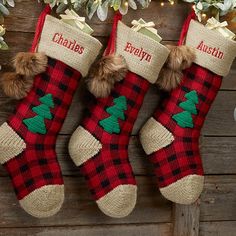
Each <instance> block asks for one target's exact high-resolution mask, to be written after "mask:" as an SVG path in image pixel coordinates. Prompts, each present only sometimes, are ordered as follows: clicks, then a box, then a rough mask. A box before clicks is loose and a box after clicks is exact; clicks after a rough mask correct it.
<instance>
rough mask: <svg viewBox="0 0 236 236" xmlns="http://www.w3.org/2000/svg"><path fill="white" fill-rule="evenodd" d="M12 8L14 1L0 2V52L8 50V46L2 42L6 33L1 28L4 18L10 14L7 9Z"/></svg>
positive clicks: (4, 0) (3, 0)
mask: <svg viewBox="0 0 236 236" xmlns="http://www.w3.org/2000/svg"><path fill="white" fill-rule="evenodd" d="M14 6H15V2H14V0H0V50H7V49H8V45H7V43H6V42H5V41H4V37H3V36H4V35H5V33H6V29H5V28H4V27H3V23H4V17H5V16H8V15H9V14H10V13H9V10H8V8H9V7H14Z"/></svg>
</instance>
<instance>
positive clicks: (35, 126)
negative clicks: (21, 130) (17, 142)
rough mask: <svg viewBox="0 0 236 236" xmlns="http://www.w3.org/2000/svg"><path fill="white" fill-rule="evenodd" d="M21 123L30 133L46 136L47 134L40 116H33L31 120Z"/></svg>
mask: <svg viewBox="0 0 236 236" xmlns="http://www.w3.org/2000/svg"><path fill="white" fill-rule="evenodd" d="M23 123H24V124H25V125H26V126H27V128H28V130H30V131H31V132H32V133H37V134H46V132H47V130H46V125H45V123H44V118H43V117H41V116H34V117H32V118H28V119H24V120H23Z"/></svg>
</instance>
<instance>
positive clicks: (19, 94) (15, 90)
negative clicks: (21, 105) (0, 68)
mask: <svg viewBox="0 0 236 236" xmlns="http://www.w3.org/2000/svg"><path fill="white" fill-rule="evenodd" d="M0 83H1V87H2V90H3V92H4V93H5V94H6V95H7V96H9V97H11V98H14V99H17V100H18V99H22V98H24V97H25V96H26V95H27V93H28V92H29V91H30V89H31V88H32V86H33V79H32V78H31V77H25V76H23V75H19V74H16V73H15V72H7V73H4V74H3V75H2V78H1V80H0Z"/></svg>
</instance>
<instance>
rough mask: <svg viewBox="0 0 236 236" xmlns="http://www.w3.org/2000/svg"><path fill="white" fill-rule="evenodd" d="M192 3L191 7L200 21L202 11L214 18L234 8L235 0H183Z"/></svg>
mask: <svg viewBox="0 0 236 236" xmlns="http://www.w3.org/2000/svg"><path fill="white" fill-rule="evenodd" d="M183 1H185V2H189V3H193V4H194V6H193V9H194V11H195V13H196V15H197V17H198V20H199V21H201V19H202V14H203V13H210V14H211V15H213V16H214V17H215V18H216V19H219V17H220V16H224V15H226V14H227V13H229V12H231V11H235V10H236V0H183Z"/></svg>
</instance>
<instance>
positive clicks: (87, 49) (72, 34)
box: [38, 15, 102, 76]
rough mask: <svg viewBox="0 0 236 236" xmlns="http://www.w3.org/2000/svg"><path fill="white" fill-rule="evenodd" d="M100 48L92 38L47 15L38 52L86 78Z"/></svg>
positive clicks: (99, 44)
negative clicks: (60, 62) (62, 63)
mask: <svg viewBox="0 0 236 236" xmlns="http://www.w3.org/2000/svg"><path fill="white" fill-rule="evenodd" d="M101 47H102V45H101V43H100V42H99V41H98V40H97V39H95V38H94V37H92V36H90V35H88V34H86V33H84V32H82V31H80V30H79V29H76V28H75V27H72V26H70V25H68V24H66V23H64V22H62V21H60V20H58V19H56V18H54V17H52V16H49V15H48V16H47V17H46V20H45V23H44V27H43V30H42V34H41V38H40V41H39V45H38V51H39V52H44V53H46V55H47V56H49V57H51V58H54V59H57V60H59V61H62V62H64V63H65V64H67V65H68V66H70V67H72V68H74V69H75V70H77V71H79V72H80V73H81V74H82V76H86V75H87V73H88V70H89V67H90V66H91V64H92V63H93V61H94V60H95V59H96V57H97V55H98V53H99V51H100V49H101Z"/></svg>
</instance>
